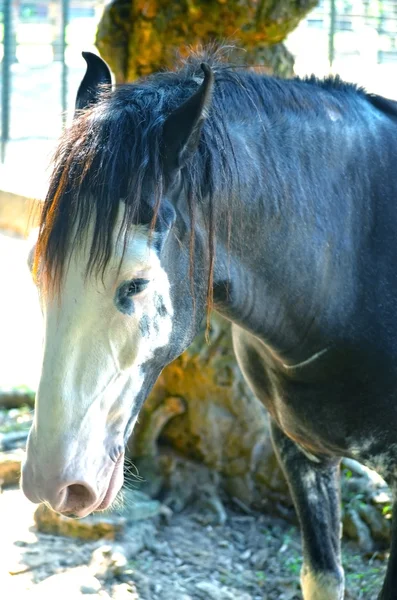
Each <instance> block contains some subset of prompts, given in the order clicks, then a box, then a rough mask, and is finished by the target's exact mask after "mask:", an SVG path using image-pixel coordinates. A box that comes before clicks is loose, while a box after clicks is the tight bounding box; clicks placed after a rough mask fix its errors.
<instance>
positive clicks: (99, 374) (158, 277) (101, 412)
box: [26, 205, 173, 495]
mask: <svg viewBox="0 0 397 600" xmlns="http://www.w3.org/2000/svg"><path fill="white" fill-rule="evenodd" d="M121 206H122V205H121ZM121 219H122V209H121V210H120V215H119V222H118V224H117V225H116V228H115V234H114V243H113V251H112V256H111V260H110V263H109V266H108V267H107V268H106V271H105V273H104V277H103V279H102V278H101V276H100V275H99V276H98V277H96V276H95V275H92V276H91V275H89V276H88V277H86V265H87V259H88V256H87V252H86V248H89V247H90V241H91V240H90V238H88V239H87V244H86V245H85V246H84V245H83V246H82V248H83V249H80V250H78V249H76V250H75V251H74V252H73V254H72V256H71V260H70V262H69V264H68V263H66V264H68V266H67V269H66V270H65V275H64V278H63V281H62V287H61V292H60V297H59V298H54V299H48V300H44V301H43V315H44V321H45V340H44V358H43V367H42V375H41V380H40V384H39V390H38V394H37V404H36V415H35V422H34V425H33V428H32V431H31V435H30V440H29V445H28V454H27V461H26V464H27V466H28V467H29V466H31V473H32V474H33V475H32V477H33V479H35V478H36V480H37V483H36V486H38V487H40V485H41V483H40V482H41V481H42V480H43V481H44V479H46V478H47V474H48V477H50V475H51V477H53V478H54V477H56V478H58V479H59V480H63V479H67V478H70V477H72V478H74V479H76V480H78V481H80V480H81V481H87V480H90V481H91V480H92V481H94V482H95V485H97V486H98V487H100V485H101V481H102V480H104V479H106V478H107V479H109V476H110V475H109V473H110V471H111V466H110V464H109V453H110V452H112V451H113V450H114V448H115V447H117V446H121V445H123V436H124V432H125V428H126V425H127V423H128V421H129V419H130V416H131V411H132V408H133V405H134V399H135V398H136V396H137V394H138V393H139V391H140V389H141V386H142V383H143V377H144V376H143V373H142V365H143V364H144V363H145V362H146V361H147V360H149V359H150V358H151V357H152V356H153V354H154V352H155V350H156V349H157V348H160V347H162V346H165V345H167V343H168V342H169V339H170V335H171V331H172V315H173V310H172V304H171V298H170V284H169V280H168V277H167V274H166V272H165V271H164V270H163V269H162V267H161V264H160V260H159V257H158V256H157V254H156V252H155V250H154V249H153V248H152V247H149V244H148V231H147V229H146V228H144V227H139V226H137V227H135V228H133V230H132V231H131V235H130V236H129V237H128V240H127V244H126V248H125V250H126V251H125V254H124V257H123V261H122V264H121V268H120V269H119V266H120V259H121V257H122V253H123V247H124V243H123V242H124V240H123V239H121V240H120V241H119V242H117V243H116V239H117V233H118V231H119V224H120V223H121ZM154 235H155V234H153V236H154ZM84 248H85V250H84ZM134 279H146V280H148V281H149V283H148V285H147V287H146V289H145V290H143V291H142V292H140V293H139V294H137V295H135V296H133V297H132V298H131V301H132V302H133V311H132V312H131V314H125V313H123V312H121V311H120V310H119V308H118V307H117V302H116V301H115V298H116V292H117V289H118V287H119V286H120V285H121V284H122V283H123V282H127V281H131V280H134ZM159 298H160V299H161V307H162V310H161V311H160V312H159V309H158V307H159V301H160V300H159ZM142 323H144V327H142ZM30 463H31V464H30ZM72 470H73V475H71V473H70V472H71V471H72ZM88 471H89V472H88ZM47 483H48V482H45V485H47ZM43 485H44V484H43ZM95 485H93V487H94V488H95ZM98 493H100V490H99V489H98ZM32 495H33V494H32Z"/></svg>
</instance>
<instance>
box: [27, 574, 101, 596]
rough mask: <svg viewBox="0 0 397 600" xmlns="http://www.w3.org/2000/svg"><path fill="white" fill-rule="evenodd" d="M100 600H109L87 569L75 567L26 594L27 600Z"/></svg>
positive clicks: (45, 581)
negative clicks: (88, 599) (61, 599)
mask: <svg viewBox="0 0 397 600" xmlns="http://www.w3.org/2000/svg"><path fill="white" fill-rule="evenodd" d="M87 595H89V598H90V599H93V598H98V599H99V598H100V599H101V600H110V596H109V595H108V594H107V593H106V592H105V591H104V590H102V587H101V584H100V583H99V581H98V580H97V579H96V578H95V577H93V576H92V574H91V573H90V570H89V569H88V567H76V568H74V569H70V570H68V571H65V572H64V573H59V574H57V575H52V576H51V577H48V578H47V579H45V580H44V581H42V582H41V583H39V584H38V585H36V586H34V588H33V591H32V592H31V593H29V594H28V596H27V598H28V599H29V600H54V598H58V597H61V598H71V599H73V600H77V599H78V598H86V599H87Z"/></svg>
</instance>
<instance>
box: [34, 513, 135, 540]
mask: <svg viewBox="0 0 397 600" xmlns="http://www.w3.org/2000/svg"><path fill="white" fill-rule="evenodd" d="M34 520H35V523H36V527H37V529H38V530H39V531H41V532H42V533H50V534H52V535H65V536H68V537H75V538H80V539H83V540H99V539H107V540H115V539H117V538H118V537H120V536H121V535H122V534H123V533H124V531H125V527H126V519H125V517H123V516H120V515H116V514H109V513H107V514H105V513H95V514H93V515H90V516H89V517H85V518H84V519H68V518H67V517H63V516H62V515H59V514H57V513H55V512H53V511H52V510H50V509H49V508H47V506H46V505H45V504H40V505H39V507H38V508H37V510H36V512H35V513H34Z"/></svg>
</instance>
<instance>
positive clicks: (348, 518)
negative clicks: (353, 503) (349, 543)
mask: <svg viewBox="0 0 397 600" xmlns="http://www.w3.org/2000/svg"><path fill="white" fill-rule="evenodd" d="M343 532H344V533H346V534H347V535H348V536H349V537H350V538H351V539H353V540H356V541H357V542H358V544H359V546H360V548H361V549H362V550H363V551H364V552H371V551H372V549H373V545H374V544H373V541H372V538H371V532H370V530H369V527H368V525H366V523H364V521H363V520H362V519H361V517H360V515H359V514H358V512H357V511H356V510H355V509H353V508H349V509H348V510H347V511H346V513H345V514H344V516H343Z"/></svg>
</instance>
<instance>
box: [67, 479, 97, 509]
mask: <svg viewBox="0 0 397 600" xmlns="http://www.w3.org/2000/svg"><path fill="white" fill-rule="evenodd" d="M64 491H65V492H66V498H65V500H64V502H63V507H62V513H64V514H66V515H67V516H74V513H76V512H77V511H78V510H79V509H83V508H86V507H87V506H90V505H91V504H93V503H94V502H95V497H94V494H93V493H92V491H91V490H90V489H89V488H87V487H86V486H85V485H81V484H79V483H73V484H72V485H69V486H68V487H67V488H66V489H65V490H64Z"/></svg>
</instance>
